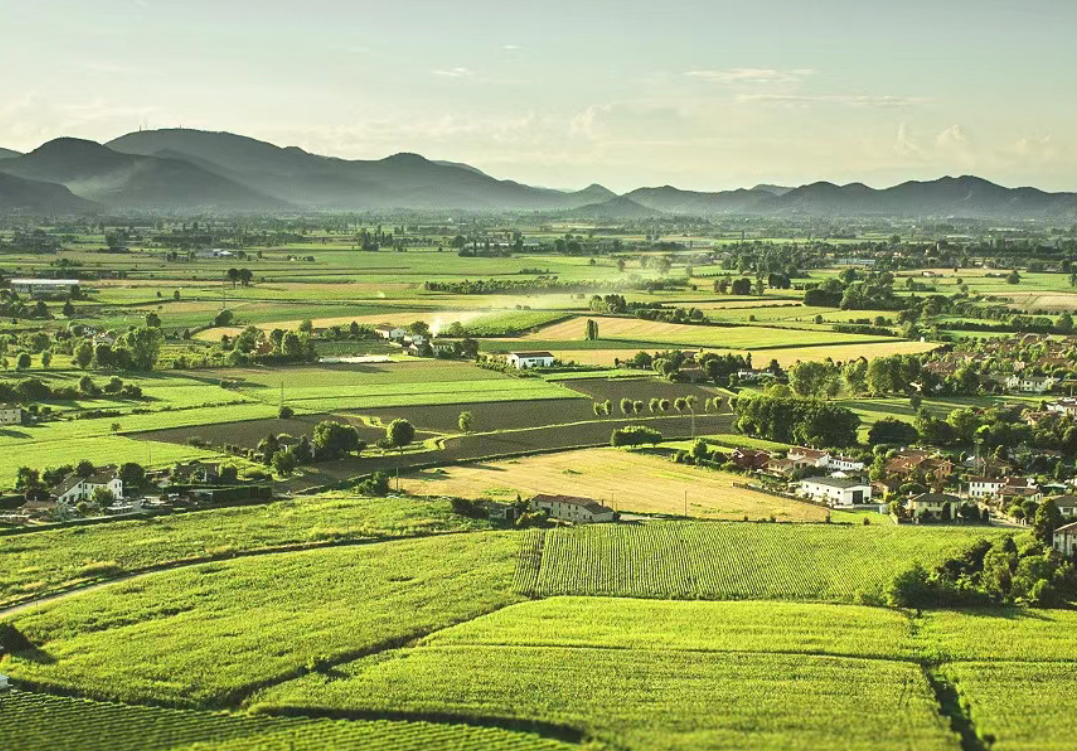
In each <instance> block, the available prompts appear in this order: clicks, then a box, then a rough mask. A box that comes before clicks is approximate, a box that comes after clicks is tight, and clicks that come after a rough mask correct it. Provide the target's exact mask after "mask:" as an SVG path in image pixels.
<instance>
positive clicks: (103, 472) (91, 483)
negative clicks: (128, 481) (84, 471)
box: [52, 467, 123, 506]
mask: <svg viewBox="0 0 1077 751" xmlns="http://www.w3.org/2000/svg"><path fill="white" fill-rule="evenodd" d="M98 488H105V489H106V490H109V491H111V492H112V495H113V496H114V497H116V498H122V497H123V480H121V479H120V476H119V474H118V473H117V472H116V468H115V467H101V468H99V469H97V470H95V471H94V473H93V474H92V475H90V476H89V477H79V476H78V475H77V474H75V473H74V472H72V473H71V474H69V475H68V476H67V477H65V478H64V480H63V482H61V483H60V484H59V485H57V486H56V487H55V488H53V489H52V495H53V497H54V498H55V499H56V503H57V504H58V505H62V506H73V505H75V504H77V503H79V502H81V501H90V500H93V496H94V493H95V492H97V489H98Z"/></svg>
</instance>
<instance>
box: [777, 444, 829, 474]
mask: <svg viewBox="0 0 1077 751" xmlns="http://www.w3.org/2000/svg"><path fill="white" fill-rule="evenodd" d="M785 456H786V458H788V459H790V460H791V461H792V462H794V463H795V464H796V466H797V468H798V469H799V468H800V467H827V466H829V464H830V452H828V451H819V450H818V449H809V448H804V447H803V446H794V447H793V448H791V449H789V452H788V453H787V454H786V455H785Z"/></svg>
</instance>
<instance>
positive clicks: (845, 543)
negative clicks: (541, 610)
mask: <svg viewBox="0 0 1077 751" xmlns="http://www.w3.org/2000/svg"><path fill="white" fill-rule="evenodd" d="M999 534H1001V532H999V531H997V530H992V529H988V528H982V527H979V528H968V529H965V528H955V527H938V528H916V529H911V528H904V527H896V526H895V527H887V526H867V527H861V526H846V525H827V524H819V525H791V524H766V523H760V524H744V523H717V522H709V523H683V522H669V523H650V524H645V525H638V526H628V525H617V526H613V525H601V526H600V525H595V526H586V527H584V526H581V527H573V528H563V529H556V530H551V531H548V532H547V533H546V534H545V535H544V537H543V539H542V543H541V544H542V553H541V557H540V562H539V565H538V570H537V571H536V570H535V565H534V560H535V558H536V553H535V545H536V544H537V543H535V542H532V543H531V544H530V545H529V546H525V548H524V550H525V551H526V552H525V554H524V555H523V556H522V557H521V559H520V561H519V563H518V570H517V575H516V581H517V586H519V587H520V591H521V592H524V593H526V594H529V595H533V596H550V595H607V596H621V597H645V598H661V599H715V600H737V599H778V600H781V599H786V600H807V601H821V602H849V601H857V600H858V599H860V598H862V597H878V596H880V595H881V594H882V593H883V590H884V589H885V586H886V585H887V583H888V582H889V581H890V579H891V578H892V577H893V575H894V573H895V572H897V571H900V570H902V569H904V568H906V567H907V566H909V565H910V564H911V563H912V562H913V561H921V562H923V563H924V564H926V565H931V564H934V563H938V562H941V561H942V560H943V559H945V558H946V557H948V556H950V555H953V554H956V553H958V552H960V551H962V550H964V549H965V548H966V547H968V546H969V545H970V544H971V543H972V542H973V541H974V540H976V539H977V538H979V537H990V536H993V535H999Z"/></svg>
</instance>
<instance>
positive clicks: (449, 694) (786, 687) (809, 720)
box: [257, 645, 959, 751]
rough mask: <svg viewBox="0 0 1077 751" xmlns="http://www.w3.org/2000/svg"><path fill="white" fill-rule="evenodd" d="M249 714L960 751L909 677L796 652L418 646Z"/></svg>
mask: <svg viewBox="0 0 1077 751" xmlns="http://www.w3.org/2000/svg"><path fill="white" fill-rule="evenodd" d="M869 696H870V697H871V704H870V706H871V708H870V711H866V708H865V704H864V699H865V697H869ZM257 706H258V708H260V709H262V710H265V711H273V710H281V709H299V710H305V709H321V708H325V707H333V708H338V709H339V710H341V711H343V712H347V711H348V710H351V711H353V712H356V713H360V712H370V711H387V710H390V709H391V710H393V711H397V712H401V711H403V712H407V713H409V714H414V715H418V716H422V715H423V714H434V713H436V714H438V715H442V716H445V715H448V716H457V717H461V718H468V717H489V716H497V717H509V718H514V719H521V720H522V719H532V720H533V719H535V718H541V720H542V721H543V722H546V723H551V724H554V725H562V726H568V727H571V728H579V729H582V730H583V731H585V732H586V733H587V734H588V735H589V736H592V737H597V738H599V739H601V740H603V741H608V742H611V743H613V744H615V745H616V746H617V747H620V748H625V749H629V750H631V751H637V750H638V751H674V750H676V751H695V750H696V749H699V750H702V749H707V750H708V751H714V750H719V751H725V750H728V751H734V750H735V751H763V750H766V751H771V750H773V751H777V750H778V749H781V750H782V751H787V750H788V749H804V750H807V749H826V748H841V749H853V750H855V751H876V750H878V751H884V750H885V751H889V750H891V749H893V750H894V751H898V749H908V748H915V749H918V750H920V749H926V750H928V751H934V750H936V749H938V750H940V751H941V750H942V749H947V750H952V751H956V750H957V749H958V748H959V746H958V743H957V738H956V736H954V735H953V734H951V733H950V732H949V728H948V727H947V722H946V721H945V720H943V718H941V717H940V716H939V715H938V713H937V712H936V704H935V701H934V696H933V695H932V693H931V690H930V688H929V687H928V685H927V682H926V681H925V680H924V677H923V675H922V674H921V672H920V668H919V666H917V665H914V664H911V663H904V662H896V661H886V660H858V659H850V658H841V657H820V656H814V655H803V654H796V655H785V654H732V653H722V652H707V651H681V650H662V649H656V650H648V649H608V648H597V649H596V648H592V647H573V648H563V647H528V648H525V649H520V648H505V647H498V646H466V645H454V646H452V647H439V646H426V647H419V648H414V649H408V650H401V651H399V652H395V653H393V654H392V655H391V656H390V657H388V658H387V659H385V658H382V659H367V660H360V661H358V662H355V663H352V664H350V665H347V666H343V667H341V668H337V669H336V670H335V671H334V675H333V677H331V678H330V677H329V676H325V675H319V674H312V675H310V676H307V677H305V678H302V679H300V680H298V681H295V682H292V683H285V684H283V685H281V686H278V687H276V688H274V689H271V690H269V691H267V692H266V693H265V695H264V696H263V697H261V703H260V704H258V705H257Z"/></svg>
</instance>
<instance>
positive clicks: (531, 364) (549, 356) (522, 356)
mask: <svg viewBox="0 0 1077 751" xmlns="http://www.w3.org/2000/svg"><path fill="white" fill-rule="evenodd" d="M506 359H507V360H508V363H509V365H511V366H512V367H514V368H517V369H518V370H527V369H528V368H548V367H550V366H551V365H553V361H554V357H553V353H551V352H509V356H508V357H507V358H506Z"/></svg>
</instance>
